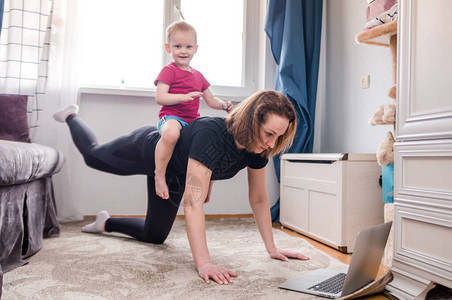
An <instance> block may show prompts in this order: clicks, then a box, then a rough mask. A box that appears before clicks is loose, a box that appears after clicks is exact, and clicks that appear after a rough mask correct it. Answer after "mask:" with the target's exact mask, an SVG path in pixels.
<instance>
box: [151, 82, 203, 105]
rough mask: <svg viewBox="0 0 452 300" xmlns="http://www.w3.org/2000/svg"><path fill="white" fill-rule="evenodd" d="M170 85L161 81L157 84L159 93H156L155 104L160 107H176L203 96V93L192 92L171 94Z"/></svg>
mask: <svg viewBox="0 0 452 300" xmlns="http://www.w3.org/2000/svg"><path fill="white" fill-rule="evenodd" d="M169 88H170V87H169V85H167V84H166V83H163V82H161V81H159V82H158V83H157V91H156V93H155V102H157V104H158V105H175V104H179V103H181V102H188V101H191V100H195V99H197V98H199V97H201V96H202V93H201V92H191V93H188V94H170V93H169Z"/></svg>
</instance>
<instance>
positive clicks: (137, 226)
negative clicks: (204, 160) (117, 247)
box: [105, 176, 185, 244]
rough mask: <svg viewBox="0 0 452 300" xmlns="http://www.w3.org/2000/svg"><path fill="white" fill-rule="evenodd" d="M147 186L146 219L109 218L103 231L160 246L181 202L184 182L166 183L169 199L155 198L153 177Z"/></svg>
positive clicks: (173, 181) (168, 231)
mask: <svg viewBox="0 0 452 300" xmlns="http://www.w3.org/2000/svg"><path fill="white" fill-rule="evenodd" d="M147 184H148V208H147V214H146V218H145V219H143V218H109V219H108V220H107V221H106V222H105V231H107V232H119V233H123V234H127V235H130V236H131V237H134V238H135V239H137V240H139V241H142V242H146V243H153V244H162V243H163V242H164V241H165V240H166V238H167V236H168V234H169V233H170V231H171V228H172V226H173V223H174V219H175V218H176V214H177V211H178V209H179V204H180V202H181V200H182V195H183V193H184V188H185V181H184V179H178V178H176V179H175V180H172V181H170V182H168V184H169V185H168V187H169V194H170V197H169V199H162V198H160V197H159V196H157V194H156V193H155V182H154V178H153V176H148V178H147Z"/></svg>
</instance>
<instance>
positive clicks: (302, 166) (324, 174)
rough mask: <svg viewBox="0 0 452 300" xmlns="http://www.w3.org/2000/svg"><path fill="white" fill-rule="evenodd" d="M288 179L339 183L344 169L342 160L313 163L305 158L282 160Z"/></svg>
mask: <svg viewBox="0 0 452 300" xmlns="http://www.w3.org/2000/svg"><path fill="white" fill-rule="evenodd" d="M282 162H283V163H284V175H285V178H286V179H289V178H292V179H300V180H309V181H321V182H329V183H337V182H338V180H339V179H340V174H341V172H342V171H341V170H342V162H341V161H334V162H331V161H328V162H318V163H312V162H307V161H304V160H282Z"/></svg>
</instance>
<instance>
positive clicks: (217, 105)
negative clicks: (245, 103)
mask: <svg viewBox="0 0 452 300" xmlns="http://www.w3.org/2000/svg"><path fill="white" fill-rule="evenodd" d="M202 98H203V99H204V101H206V103H207V105H208V106H209V107H211V108H213V109H218V110H221V109H222V110H225V111H226V112H230V111H231V110H232V102H231V101H227V102H224V101H222V100H220V99H219V98H217V97H214V96H213V94H212V92H211V91H210V90H209V89H207V90H205V91H204V92H203V93H202Z"/></svg>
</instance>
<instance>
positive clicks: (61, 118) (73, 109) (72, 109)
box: [53, 104, 78, 123]
mask: <svg viewBox="0 0 452 300" xmlns="http://www.w3.org/2000/svg"><path fill="white" fill-rule="evenodd" d="M76 113H78V106H77V104H71V105H69V106H68V107H65V108H63V109H61V110H59V111H57V112H56V113H54V114H53V118H54V119H55V120H57V121H58V122H61V123H64V122H66V118H67V117H68V116H69V115H70V114H76Z"/></svg>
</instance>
